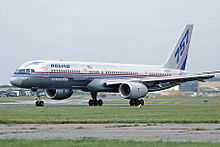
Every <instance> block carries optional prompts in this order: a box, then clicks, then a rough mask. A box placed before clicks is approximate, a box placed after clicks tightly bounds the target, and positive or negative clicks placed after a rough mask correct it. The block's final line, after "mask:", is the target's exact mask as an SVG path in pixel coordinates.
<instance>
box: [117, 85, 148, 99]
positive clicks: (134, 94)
mask: <svg viewBox="0 0 220 147" xmlns="http://www.w3.org/2000/svg"><path fill="white" fill-rule="evenodd" d="M119 92H120V94H121V96H122V97H123V98H125V99H138V98H142V97H145V96H146V95H147V93H148V89H147V87H146V86H145V85H144V84H142V83H138V82H127V83H122V84H121V85H120V86H119Z"/></svg>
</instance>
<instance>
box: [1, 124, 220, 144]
mask: <svg viewBox="0 0 220 147" xmlns="http://www.w3.org/2000/svg"><path fill="white" fill-rule="evenodd" d="M81 137H97V138H102V139H126V140H127V139H128V140H149V141H158V140H160V141H175V142H176V141H181V142H182V141H192V142H220V124H13V125H4V124H1V125H0V138H1V139H5V138H7V139H8V138H17V139H21V138H23V139H55V138H60V139H77V138H81Z"/></svg>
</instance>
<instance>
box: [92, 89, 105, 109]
mask: <svg viewBox="0 0 220 147" xmlns="http://www.w3.org/2000/svg"><path fill="white" fill-rule="evenodd" d="M91 97H92V99H90V100H89V106H102V105H103V101H102V99H99V100H97V92H91Z"/></svg>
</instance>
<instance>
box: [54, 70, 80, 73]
mask: <svg viewBox="0 0 220 147" xmlns="http://www.w3.org/2000/svg"><path fill="white" fill-rule="evenodd" d="M51 72H66V73H71V72H80V71H79V70H63V69H52V70H51Z"/></svg>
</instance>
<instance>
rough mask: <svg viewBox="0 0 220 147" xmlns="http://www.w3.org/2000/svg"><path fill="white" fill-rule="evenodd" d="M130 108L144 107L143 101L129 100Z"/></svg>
mask: <svg viewBox="0 0 220 147" xmlns="http://www.w3.org/2000/svg"><path fill="white" fill-rule="evenodd" d="M129 104H130V106H139V105H141V106H144V100H143V99H130V101H129Z"/></svg>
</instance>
